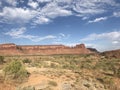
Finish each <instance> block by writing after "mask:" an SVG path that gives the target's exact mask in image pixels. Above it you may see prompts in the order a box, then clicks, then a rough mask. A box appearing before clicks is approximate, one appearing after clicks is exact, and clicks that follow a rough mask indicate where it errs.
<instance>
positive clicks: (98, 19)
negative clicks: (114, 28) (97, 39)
mask: <svg viewBox="0 0 120 90" xmlns="http://www.w3.org/2000/svg"><path fill="white" fill-rule="evenodd" d="M107 19H108V18H107V17H100V18H96V19H94V20H90V21H88V23H95V22H100V21H104V20H107Z"/></svg>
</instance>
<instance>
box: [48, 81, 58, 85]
mask: <svg viewBox="0 0 120 90" xmlns="http://www.w3.org/2000/svg"><path fill="white" fill-rule="evenodd" d="M48 84H49V85H51V86H57V83H56V82H55V81H49V82H48Z"/></svg>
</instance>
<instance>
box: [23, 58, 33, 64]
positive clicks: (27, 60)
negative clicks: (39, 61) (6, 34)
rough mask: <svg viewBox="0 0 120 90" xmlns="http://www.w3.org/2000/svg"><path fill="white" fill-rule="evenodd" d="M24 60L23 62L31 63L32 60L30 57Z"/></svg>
mask: <svg viewBox="0 0 120 90" xmlns="http://www.w3.org/2000/svg"><path fill="white" fill-rule="evenodd" d="M22 62H23V63H31V61H30V60H29V59H28V58H26V59H24V60H23V61H22Z"/></svg>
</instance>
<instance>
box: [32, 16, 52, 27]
mask: <svg viewBox="0 0 120 90" xmlns="http://www.w3.org/2000/svg"><path fill="white" fill-rule="evenodd" d="M33 22H34V24H35V25H36V24H45V23H49V22H51V20H50V19H49V18H46V17H44V16H39V17H37V19H35V20H34V21H33Z"/></svg>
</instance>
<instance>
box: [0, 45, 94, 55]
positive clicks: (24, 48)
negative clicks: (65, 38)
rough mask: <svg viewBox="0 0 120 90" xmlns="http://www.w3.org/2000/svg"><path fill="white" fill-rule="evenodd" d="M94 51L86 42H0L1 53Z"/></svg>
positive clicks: (25, 53) (31, 53) (36, 53)
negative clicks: (69, 44)
mask: <svg viewBox="0 0 120 90" xmlns="http://www.w3.org/2000/svg"><path fill="white" fill-rule="evenodd" d="M89 53H93V52H92V51H91V50H89V49H87V48H86V47H85V45H84V44H78V45H76V46H74V47H68V46H65V45H16V44H14V43H7V44H0V55H54V54H89Z"/></svg>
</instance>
